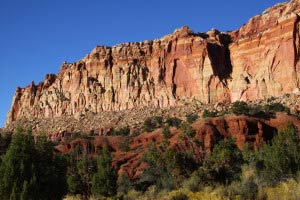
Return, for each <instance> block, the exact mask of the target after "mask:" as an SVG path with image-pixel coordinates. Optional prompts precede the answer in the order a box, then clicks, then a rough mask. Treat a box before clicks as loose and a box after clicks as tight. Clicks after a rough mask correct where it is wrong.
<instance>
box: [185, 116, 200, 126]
mask: <svg viewBox="0 0 300 200" xmlns="http://www.w3.org/2000/svg"><path fill="white" fill-rule="evenodd" d="M198 118H199V116H198V115H197V114H187V115H186V121H187V122H188V123H190V124H191V123H193V122H195V121H196V120H197V119H198Z"/></svg>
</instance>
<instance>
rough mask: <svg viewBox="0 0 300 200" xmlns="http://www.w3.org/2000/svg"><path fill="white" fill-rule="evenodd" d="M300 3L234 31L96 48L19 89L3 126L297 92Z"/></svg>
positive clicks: (182, 32)
mask: <svg viewBox="0 0 300 200" xmlns="http://www.w3.org/2000/svg"><path fill="white" fill-rule="evenodd" d="M299 11H300V3H299V1H296V0H293V1H290V2H288V3H282V4H278V5H276V6H274V7H272V8H270V9H268V10H266V11H265V12H264V13H263V14H261V15H258V16H255V17H253V18H251V19H250V20H249V22H248V23H247V24H245V25H244V26H242V27H241V28H240V29H239V30H236V31H232V32H228V33H220V32H219V31H217V30H211V31H209V32H207V33H194V32H192V31H191V30H190V29H189V28H188V27H183V28H181V29H178V30H175V31H174V33H173V34H170V35H167V36H164V37H162V38H161V39H158V40H153V41H144V42H132V43H124V44H120V45H116V46H113V47H105V46H97V47H96V48H95V49H94V50H92V52H91V53H89V54H88V55H87V56H86V57H84V58H83V59H81V60H79V61H78V62H75V63H72V64H68V63H64V64H63V65H62V67H61V70H60V71H59V73H58V74H57V75H53V74H51V75H47V76H46V78H45V80H44V82H41V83H39V84H38V85H35V84H34V83H32V84H30V85H29V86H27V87H25V88H17V90H16V92H15V95H14V98H13V102H12V106H11V109H10V111H9V113H8V117H7V121H6V127H8V126H9V124H11V123H12V122H14V121H16V120H18V119H22V118H29V119H32V118H39V119H45V118H46V119H47V118H54V117H62V116H73V115H74V116H77V117H79V116H80V115H82V114H85V113H87V112H92V113H98V114H99V113H100V114H101V113H102V112H104V111H120V110H127V109H133V108H142V107H158V108H162V107H172V106H177V105H180V102H181V100H185V99H195V100H198V101H200V102H202V103H216V102H225V103H226V102H227V103H228V102H232V101H236V100H255V99H257V98H267V97H270V96H281V95H283V94H285V93H293V92H299V77H300V73H299V70H300V69H299V67H300V66H299V57H300V55H299V54H300V53H299V46H300V43H299V41H300V40H299V39H300V36H299V35H300V34H299V15H298V14H299Z"/></svg>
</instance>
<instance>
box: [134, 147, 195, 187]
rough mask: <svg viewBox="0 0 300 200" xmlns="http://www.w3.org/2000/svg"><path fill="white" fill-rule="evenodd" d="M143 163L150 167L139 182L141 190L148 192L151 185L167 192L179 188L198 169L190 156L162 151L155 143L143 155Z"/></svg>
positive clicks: (170, 150)
mask: <svg viewBox="0 0 300 200" xmlns="http://www.w3.org/2000/svg"><path fill="white" fill-rule="evenodd" d="M142 161H143V162H145V163H146V164H147V166H148V167H147V168H146V169H145V170H144V172H143V174H142V175H141V176H140V179H139V181H138V188H139V189H140V190H146V189H147V188H148V187H149V186H151V185H156V186H157V188H160V189H166V190H172V189H174V188H178V187H179V186H180V185H181V182H182V180H183V179H184V178H187V177H188V176H189V175H190V174H191V173H192V172H193V171H194V170H195V169H196V167H197V165H196V162H195V160H194V158H193V157H192V156H191V155H190V154H187V153H182V152H178V151H176V150H173V149H167V150H161V149H158V148H157V147H156V146H155V144H153V143H152V144H151V145H150V146H149V149H148V151H147V152H146V153H145V154H144V155H143V157H142Z"/></svg>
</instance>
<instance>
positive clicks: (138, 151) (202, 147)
mask: <svg viewBox="0 0 300 200" xmlns="http://www.w3.org/2000/svg"><path fill="white" fill-rule="evenodd" d="M287 124H294V125H295V126H296V127H297V128H298V129H299V128H300V122H299V119H298V118H297V117H295V116H291V115H287V114H284V113H277V114H276V115H274V116H273V117H271V118H269V119H262V118H255V117H248V116H234V115H227V116H222V117H216V118H206V119H200V120H198V121H196V122H195V123H194V124H193V125H192V126H193V128H194V129H195V130H196V135H195V137H194V138H190V139H187V138H185V139H182V138H181V137H180V135H181V134H182V130H181V129H176V128H174V127H172V128H171V129H170V131H171V136H170V139H169V147H170V148H172V149H176V150H178V151H185V152H187V151H189V152H193V155H194V156H195V159H196V160H198V161H199V162H201V161H202V159H203V158H204V156H206V155H207V154H209V153H210V152H211V150H212V148H213V146H214V144H216V143H217V142H218V141H220V140H222V139H224V138H229V137H233V138H235V141H236V143H237V146H238V147H239V148H242V147H243V145H244V144H245V143H248V144H250V145H252V146H253V147H255V148H256V147H259V146H260V145H262V144H264V143H265V142H266V141H269V140H271V139H272V138H273V134H274V133H276V132H277V131H278V130H280V129H281V128H284V127H285V126H286V125H287ZM195 140H197V143H195ZM162 141H163V135H162V129H158V130H155V131H153V132H151V133H147V132H146V133H142V134H140V135H138V136H135V137H133V136H130V138H128V137H127V138H126V137H122V136H96V137H91V138H90V139H86V138H85V139H80V138H78V139H75V140H73V141H71V142H65V143H64V144H60V145H58V146H56V151H57V152H61V153H65V154H68V153H72V152H73V151H74V149H75V148H76V147H78V146H79V148H80V149H82V152H87V153H88V154H89V155H91V156H96V155H97V154H98V153H99V150H101V149H103V148H104V147H106V148H108V149H109V150H110V151H111V152H113V164H114V166H115V167H116V168H118V170H119V174H123V173H125V174H126V175H127V176H128V177H130V178H131V179H136V178H138V176H139V175H140V174H141V173H142V172H143V169H144V167H145V163H143V162H142V161H141V158H142V155H143V154H144V153H145V152H146V151H147V149H148V147H149V144H150V143H154V144H156V145H157V147H161V146H160V144H161V143H162ZM124 146H125V148H124Z"/></svg>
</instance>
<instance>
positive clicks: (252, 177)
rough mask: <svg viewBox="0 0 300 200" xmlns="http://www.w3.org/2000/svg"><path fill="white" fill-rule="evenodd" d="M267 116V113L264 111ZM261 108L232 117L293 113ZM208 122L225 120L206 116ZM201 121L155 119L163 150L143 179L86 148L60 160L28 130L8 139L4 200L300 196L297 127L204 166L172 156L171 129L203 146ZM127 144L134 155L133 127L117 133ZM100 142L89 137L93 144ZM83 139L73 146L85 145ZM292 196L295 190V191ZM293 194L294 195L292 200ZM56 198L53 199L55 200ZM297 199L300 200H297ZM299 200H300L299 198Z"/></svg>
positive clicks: (217, 152) (2, 166)
mask: <svg viewBox="0 0 300 200" xmlns="http://www.w3.org/2000/svg"><path fill="white" fill-rule="evenodd" d="M258 108H259V109H258ZM258 108H254V107H253V106H249V105H248V104H246V103H243V102H238V103H236V104H234V105H233V107H232V110H231V112H232V113H235V114H236V115H239V114H247V115H251V114H253V112H254V110H255V112H256V111H257V112H264V113H267V112H268V113H272V112H277V111H285V112H288V111H287V109H286V108H285V107H283V106H282V105H279V104H276V105H272V104H270V105H266V106H264V107H258ZM204 113H206V114H205V115H206V116H207V117H213V116H218V113H209V111H205V112H204ZM197 118H198V116H196V115H193V116H189V115H187V117H186V119H185V120H182V119H179V118H176V117H172V118H168V119H166V120H163V119H162V118H160V117H157V116H156V117H152V118H149V119H147V120H146V121H145V123H144V126H145V127H144V129H147V130H148V131H150V130H155V129H158V128H160V129H161V135H162V138H163V139H162V142H161V143H160V144H159V145H158V144H156V143H153V142H152V143H150V144H149V145H148V147H147V149H148V150H147V151H145V153H144V155H143V156H142V159H141V161H142V162H143V163H144V164H145V166H146V167H145V168H144V170H143V172H142V173H141V174H140V175H139V176H138V178H135V179H130V178H129V177H128V175H127V174H125V173H119V174H118V173H117V168H118V166H117V165H116V166H113V165H112V163H113V159H112V152H111V151H110V149H108V148H102V149H100V150H99V151H97V155H94V156H93V155H90V154H89V153H88V152H86V151H85V150H84V149H83V147H82V146H81V145H77V146H76V147H75V149H74V151H72V153H69V154H63V155H61V154H60V153H55V150H54V144H53V143H52V142H50V141H48V140H47V139H46V137H45V136H44V135H42V136H38V137H34V136H33V135H32V133H31V131H30V130H27V131H24V130H22V129H21V128H19V129H18V131H17V133H15V134H14V135H13V136H11V135H9V134H4V135H3V136H1V137H0V146H1V162H0V196H1V197H3V199H63V198H65V199H128V200H131V199H132V200H133V199H172V200H177V199H179V200H182V199H274V198H275V199H276V196H278V195H280V196H291V195H292V196H295V198H294V199H297V198H298V196H297V195H298V194H300V189H299V188H300V184H299V183H298V181H299V180H300V176H299V171H300V138H299V134H298V130H297V129H296V127H294V126H293V125H289V126H287V127H286V128H284V129H282V130H280V131H279V132H278V133H277V134H275V136H274V137H273V139H272V140H270V141H269V142H267V143H265V144H264V145H262V146H261V147H259V148H258V149H253V146H251V145H250V144H247V143H246V144H245V145H244V146H243V147H242V148H238V147H237V146H236V143H235V140H234V139H233V138H231V137H228V138H224V139H220V140H219V142H217V143H216V144H215V145H214V146H213V148H212V149H211V152H207V155H206V156H205V157H204V158H203V159H200V160H199V159H196V158H195V155H194V152H193V151H181V150H179V149H175V148H170V139H171V137H172V132H171V128H176V129H178V130H179V129H180V130H181V133H180V134H179V136H178V137H179V139H180V140H182V141H184V142H186V143H189V144H191V145H192V146H193V145H194V146H196V145H198V143H199V141H196V139H195V134H196V131H195V130H194V129H193V126H192V125H191V123H192V122H194V121H195V120H196V119H197ZM110 134H111V135H115V136H118V137H120V136H121V142H120V144H119V147H120V149H122V150H123V151H124V152H128V151H131V149H130V146H129V143H130V141H131V140H132V138H133V135H138V133H132V134H130V129H129V127H128V126H126V127H123V128H119V129H117V130H113V131H111V132H110ZM93 135H94V134H89V135H88V136H84V137H82V139H88V138H90V137H94V136H93ZM80 137H81V136H79V134H76V135H75V136H74V138H71V139H73V140H75V139H77V138H80ZM288 188H291V189H288ZM292 190H293V192H292ZM49 194H53V195H49ZM296 197H297V198H296ZM292 199H293V197H292Z"/></svg>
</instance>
